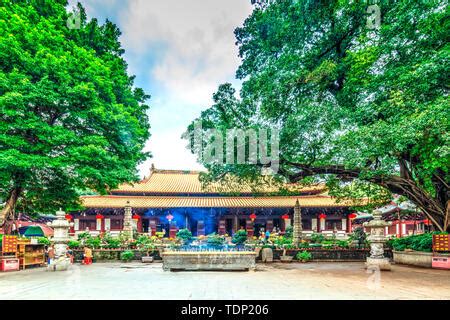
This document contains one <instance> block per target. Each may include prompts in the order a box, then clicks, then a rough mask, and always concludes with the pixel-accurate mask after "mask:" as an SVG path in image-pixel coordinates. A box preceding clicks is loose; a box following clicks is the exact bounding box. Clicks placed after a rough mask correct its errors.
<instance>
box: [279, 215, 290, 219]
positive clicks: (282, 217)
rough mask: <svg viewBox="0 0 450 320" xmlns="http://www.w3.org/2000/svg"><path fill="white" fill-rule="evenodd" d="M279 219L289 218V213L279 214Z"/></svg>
mask: <svg viewBox="0 0 450 320" xmlns="http://www.w3.org/2000/svg"><path fill="white" fill-rule="evenodd" d="M281 219H283V220H289V215H288V214H283V215H282V216H281Z"/></svg>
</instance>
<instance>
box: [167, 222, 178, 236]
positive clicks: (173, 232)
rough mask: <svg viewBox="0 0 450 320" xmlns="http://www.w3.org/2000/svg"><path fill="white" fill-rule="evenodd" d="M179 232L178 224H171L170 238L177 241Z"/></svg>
mask: <svg viewBox="0 0 450 320" xmlns="http://www.w3.org/2000/svg"><path fill="white" fill-rule="evenodd" d="M177 232H178V228H177V225H176V223H174V222H172V223H171V224H170V229H169V238H172V239H175V238H176V236H177Z"/></svg>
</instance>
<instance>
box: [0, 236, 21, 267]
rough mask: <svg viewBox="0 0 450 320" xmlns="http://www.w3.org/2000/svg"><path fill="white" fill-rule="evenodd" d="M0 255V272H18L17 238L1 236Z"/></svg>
mask: <svg viewBox="0 0 450 320" xmlns="http://www.w3.org/2000/svg"><path fill="white" fill-rule="evenodd" d="M1 249H2V251H1V255H0V271H5V272H6V271H17V270H19V259H18V258H17V237H16V236H7V235H3V236H2V245H1Z"/></svg>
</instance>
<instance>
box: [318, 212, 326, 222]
mask: <svg viewBox="0 0 450 320" xmlns="http://www.w3.org/2000/svg"><path fill="white" fill-rule="evenodd" d="M326 218H327V215H326V214H325V213H321V214H319V219H320V220H322V219H326Z"/></svg>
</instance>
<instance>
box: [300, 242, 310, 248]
mask: <svg viewBox="0 0 450 320" xmlns="http://www.w3.org/2000/svg"><path fill="white" fill-rule="evenodd" d="M309 246H310V243H309V242H300V243H299V244H298V247H299V248H309Z"/></svg>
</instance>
